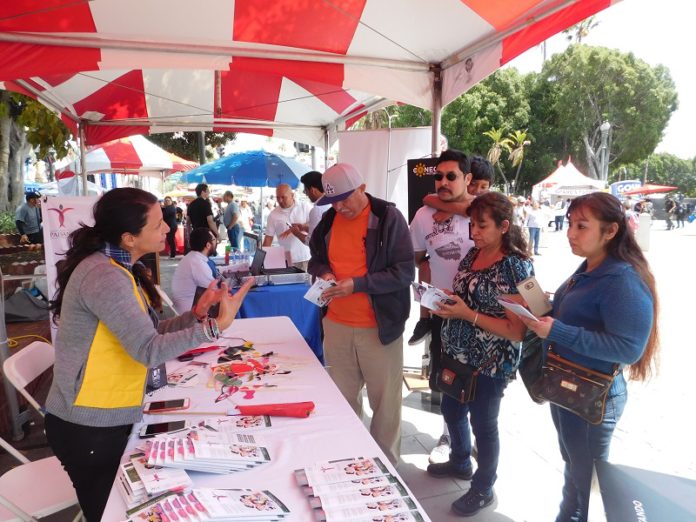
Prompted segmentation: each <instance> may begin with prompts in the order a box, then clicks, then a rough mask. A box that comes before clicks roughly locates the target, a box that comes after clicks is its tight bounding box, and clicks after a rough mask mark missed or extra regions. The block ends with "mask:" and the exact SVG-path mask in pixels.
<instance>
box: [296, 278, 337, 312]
mask: <svg viewBox="0 0 696 522" xmlns="http://www.w3.org/2000/svg"><path fill="white" fill-rule="evenodd" d="M332 286H336V281H333V280H332V281H326V280H324V279H322V278H320V277H317V278H316V279H315V280H314V284H313V285H312V286H310V287H309V290H307V293H306V294H305V295H304V298H305V299H306V300H307V301H309V302H310V303H313V304H315V305H317V306H326V305H327V304H329V302H330V301H331V299H324V298H323V297H322V296H321V294H322V293H324V290H326V289H327V288H331V287H332Z"/></svg>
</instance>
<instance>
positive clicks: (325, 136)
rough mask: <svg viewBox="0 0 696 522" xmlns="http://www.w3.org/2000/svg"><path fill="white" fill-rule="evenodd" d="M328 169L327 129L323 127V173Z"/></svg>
mask: <svg viewBox="0 0 696 522" xmlns="http://www.w3.org/2000/svg"><path fill="white" fill-rule="evenodd" d="M328 168H329V128H328V127H324V171H326V169H328Z"/></svg>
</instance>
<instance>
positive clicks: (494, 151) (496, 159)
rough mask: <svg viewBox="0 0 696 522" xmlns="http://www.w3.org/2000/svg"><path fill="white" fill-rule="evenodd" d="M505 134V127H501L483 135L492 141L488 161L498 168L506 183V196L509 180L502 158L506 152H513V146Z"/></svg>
mask: <svg viewBox="0 0 696 522" xmlns="http://www.w3.org/2000/svg"><path fill="white" fill-rule="evenodd" d="M504 132H505V127H501V128H500V129H496V128H492V129H491V130H489V131H486V132H484V133H483V135H484V136H487V137H489V138H490V139H491V141H492V142H493V145H492V146H491V148H490V149H489V150H488V154H487V158H488V161H490V162H491V164H492V165H495V166H496V167H498V172H500V175H501V177H502V178H503V182H504V187H503V188H504V190H503V191H504V192H505V194H507V193H508V179H507V177H506V176H505V173H504V172H503V168H502V167H501V166H500V156H501V154H502V153H503V151H504V150H506V151H508V152H511V151H512V148H511V144H512V141H511V140H510V138H504V137H503V133H504Z"/></svg>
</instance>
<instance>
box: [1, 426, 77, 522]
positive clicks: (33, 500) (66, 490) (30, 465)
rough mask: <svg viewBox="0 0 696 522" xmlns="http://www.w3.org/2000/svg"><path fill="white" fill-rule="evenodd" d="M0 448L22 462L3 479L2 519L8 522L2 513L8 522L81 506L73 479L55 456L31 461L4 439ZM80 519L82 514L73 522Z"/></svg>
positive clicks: (32, 518) (34, 517) (40, 516)
mask: <svg viewBox="0 0 696 522" xmlns="http://www.w3.org/2000/svg"><path fill="white" fill-rule="evenodd" d="M0 446H2V447H3V448H4V449H5V450H6V451H7V452H8V453H9V454H10V455H12V456H13V457H14V458H16V459H17V460H18V461H19V462H20V464H19V465H18V466H16V467H14V468H12V469H11V470H10V471H8V472H7V473H5V474H4V475H2V476H0V493H1V494H2V495H1V496H0V517H2V518H0V520H3V521H4V520H5V518H4V517H3V511H4V512H5V515H6V516H8V514H9V516H8V518H7V520H35V519H37V518H42V517H45V516H48V515H52V514H54V513H58V512H59V511H62V510H64V509H67V508H69V507H70V506H77V505H78V502H77V494H76V493H75V489H74V488H73V485H72V482H71V481H70V477H68V474H67V473H66V472H65V470H64V469H63V466H61V464H60V461H59V460H58V459H57V458H56V457H47V458H44V459H40V460H35V461H33V462H32V461H30V460H29V459H28V458H26V457H25V456H24V455H22V454H21V453H20V452H19V451H17V450H16V449H15V448H14V447H13V446H12V445H11V444H9V443H8V442H7V441H6V440H5V439H3V438H2V437H0ZM3 507H4V508H5V509H3ZM5 510H6V511H5ZM12 514H13V515H12ZM81 518H82V512H80V513H78V515H77V517H76V518H75V519H74V520H80V519H81Z"/></svg>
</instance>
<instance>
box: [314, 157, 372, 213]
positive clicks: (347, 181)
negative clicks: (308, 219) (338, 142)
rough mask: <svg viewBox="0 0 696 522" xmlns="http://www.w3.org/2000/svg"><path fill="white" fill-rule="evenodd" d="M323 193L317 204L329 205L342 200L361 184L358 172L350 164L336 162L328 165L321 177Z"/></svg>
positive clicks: (361, 180)
mask: <svg viewBox="0 0 696 522" xmlns="http://www.w3.org/2000/svg"><path fill="white" fill-rule="evenodd" d="M321 184H322V185H323V187H324V195H323V196H322V197H321V198H319V199H318V200H317V203H316V204H317V205H329V204H331V203H337V202H339V201H343V200H344V199H346V198H347V197H348V196H350V195H351V194H352V193H353V191H354V190H355V189H356V188H358V187H359V186H360V185H362V184H363V179H362V176H361V175H360V173H359V172H358V171H357V170H356V169H355V167H353V166H352V165H348V164H347V163H336V164H335V165H334V166H333V167H329V168H328V169H327V170H326V172H324V175H323V176H322V177H321Z"/></svg>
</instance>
